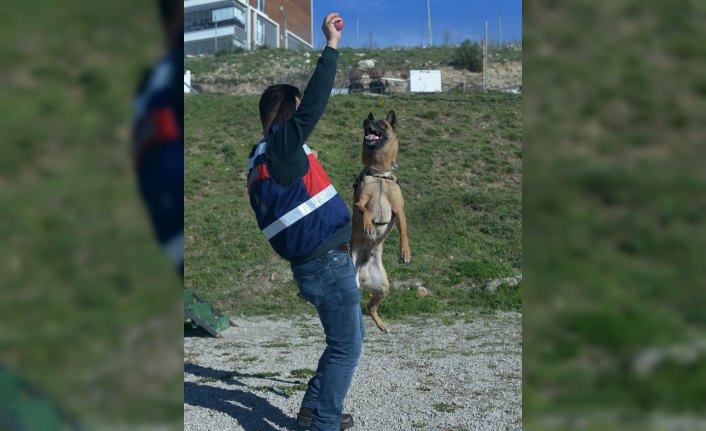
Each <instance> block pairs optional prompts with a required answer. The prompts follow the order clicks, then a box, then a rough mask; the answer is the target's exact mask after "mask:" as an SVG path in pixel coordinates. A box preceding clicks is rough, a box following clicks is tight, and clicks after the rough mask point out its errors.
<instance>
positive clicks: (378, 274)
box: [368, 244, 390, 332]
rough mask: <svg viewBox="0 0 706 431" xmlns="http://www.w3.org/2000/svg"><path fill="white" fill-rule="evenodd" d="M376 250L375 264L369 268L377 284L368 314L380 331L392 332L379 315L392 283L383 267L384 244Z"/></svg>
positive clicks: (375, 284)
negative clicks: (379, 309) (379, 308)
mask: <svg viewBox="0 0 706 431" xmlns="http://www.w3.org/2000/svg"><path fill="white" fill-rule="evenodd" d="M375 248H376V250H375V254H374V256H373V258H372V260H373V262H371V263H372V265H370V266H369V268H370V272H374V278H375V280H374V281H375V282H374V283H373V285H374V288H373V289H371V291H372V298H370V302H368V312H369V313H370V317H372V318H373V321H374V322H375V325H377V327H378V329H380V330H381V331H382V332H390V328H388V326H387V325H385V322H383V321H382V319H381V318H380V316H379V315H378V306H379V305H380V303H381V302H382V301H384V300H385V298H387V294H388V293H390V281H389V280H388V279H387V272H385V268H384V267H383V266H382V256H381V254H382V244H380V245H378V246H377V247H375ZM370 275H373V274H370Z"/></svg>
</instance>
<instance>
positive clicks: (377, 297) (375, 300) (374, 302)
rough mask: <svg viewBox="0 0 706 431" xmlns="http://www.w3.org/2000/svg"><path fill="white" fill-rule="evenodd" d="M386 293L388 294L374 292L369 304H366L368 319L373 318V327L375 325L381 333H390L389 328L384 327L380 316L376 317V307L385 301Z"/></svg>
mask: <svg viewBox="0 0 706 431" xmlns="http://www.w3.org/2000/svg"><path fill="white" fill-rule="evenodd" d="M387 293H388V292H374V293H373V294H372V298H370V302H368V312H369V313H370V317H372V318H373V322H375V325H377V327H378V329H380V330H381V331H382V332H390V328H388V327H387V325H385V322H383V321H382V319H381V318H380V316H378V305H380V303H381V302H382V301H383V300H385V298H386V297H387Z"/></svg>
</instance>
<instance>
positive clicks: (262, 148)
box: [248, 141, 311, 170]
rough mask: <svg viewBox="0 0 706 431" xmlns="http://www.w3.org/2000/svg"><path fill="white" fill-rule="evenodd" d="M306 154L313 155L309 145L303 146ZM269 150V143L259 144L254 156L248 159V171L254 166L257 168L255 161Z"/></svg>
mask: <svg viewBox="0 0 706 431" xmlns="http://www.w3.org/2000/svg"><path fill="white" fill-rule="evenodd" d="M303 148H304V152H305V153H306V154H307V155H309V154H311V148H309V146H308V145H306V144H304V145H303ZM266 150H267V141H264V142H261V143H260V144H258V146H257V148H256V149H255V154H253V156H252V157H250V158H249V159H248V170H250V169H252V167H253V166H255V159H256V158H257V156H259V155H262V154H264V153H265V151H266Z"/></svg>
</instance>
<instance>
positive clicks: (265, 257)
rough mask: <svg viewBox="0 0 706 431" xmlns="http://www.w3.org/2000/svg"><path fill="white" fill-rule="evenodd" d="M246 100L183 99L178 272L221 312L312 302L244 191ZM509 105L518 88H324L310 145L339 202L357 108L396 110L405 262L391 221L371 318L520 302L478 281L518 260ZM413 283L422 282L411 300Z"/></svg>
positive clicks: (253, 117)
mask: <svg viewBox="0 0 706 431" xmlns="http://www.w3.org/2000/svg"><path fill="white" fill-rule="evenodd" d="M257 102H258V97H257V96H218V95H200V96H192V97H186V98H185V100H184V105H185V106H184V107H185V121H186V149H185V162H186V167H185V203H186V208H185V214H184V217H185V224H186V232H185V246H186V267H185V273H186V282H187V284H190V285H192V286H193V287H194V288H195V289H196V290H197V291H198V292H200V293H202V294H203V295H204V296H205V297H206V298H208V299H210V300H211V301H213V303H214V304H217V305H218V307H220V308H221V309H223V311H226V312H228V313H234V314H244V315H253V314H274V313H277V314H280V313H282V314H286V315H290V314H296V313H301V312H311V311H312V310H313V308H312V307H310V306H308V304H306V303H305V302H304V301H303V300H300V299H299V298H297V296H296V294H297V288H296V286H295V284H294V282H293V281H292V280H291V273H290V271H289V267H288V265H287V264H286V263H285V262H284V261H283V260H281V259H280V258H279V257H278V256H276V254H275V253H274V252H273V251H272V250H271V248H270V246H269V244H268V243H267V241H266V240H265V238H264V236H263V235H262V234H261V233H260V232H259V231H258V229H257V225H256V223H255V218H254V215H253V213H252V209H251V208H250V205H249V202H248V198H247V190H246V187H245V176H246V159H247V155H248V153H249V151H250V149H251V147H252V145H253V144H255V143H256V142H257V140H258V139H259V132H258V130H259V120H258V115H257ZM521 106H522V100H521V97H519V96H516V95H508V94H472V95H416V96H411V95H395V96H390V97H370V96H362V95H361V96H357V95H356V96H332V97H331V99H330V101H329V104H328V107H327V109H326V112H325V113H324V115H323V117H322V119H321V121H320V122H319V125H318V126H317V128H316V130H315V131H314V133H313V134H312V136H311V137H310V139H309V141H308V143H309V145H310V146H312V147H314V148H316V149H318V150H319V160H321V162H322V164H323V166H324V168H325V169H326V170H327V171H328V173H329V175H330V177H331V179H332V181H333V183H334V185H335V186H336V188H337V190H338V191H339V192H340V193H341V194H342V196H343V197H344V199H346V200H347V201H348V202H349V203H350V201H351V199H352V195H353V190H352V184H353V179H354V177H355V176H356V175H357V174H358V173H359V172H360V170H361V168H362V164H361V162H360V157H361V143H362V122H363V119H364V118H365V117H366V116H367V115H368V113H369V112H373V114H374V115H376V116H378V117H381V116H384V115H386V114H387V112H388V111H389V110H390V109H394V110H395V111H396V112H397V116H398V131H399V132H398V137H399V140H400V153H399V156H398V163H399V170H398V171H397V173H396V174H397V175H398V177H399V178H400V181H401V183H402V191H403V194H404V196H405V199H406V201H405V202H406V203H405V212H406V214H407V220H408V224H409V238H410V246H411V250H412V264H411V265H409V266H403V265H400V264H398V263H397V254H398V252H397V249H398V244H399V235H398V233H397V231H396V230H395V231H393V233H392V234H391V236H390V237H389V239H388V240H387V242H386V244H385V250H386V252H385V255H384V263H385V267H386V269H387V270H388V273H389V276H390V279H391V280H392V285H393V290H392V293H391V295H390V298H389V299H388V300H387V301H386V302H384V303H383V305H382V307H381V311H380V312H381V315H382V316H384V317H400V316H404V315H409V314H415V315H416V314H423V313H437V312H440V311H457V312H464V311H469V310H475V311H478V310H493V309H510V310H519V309H520V308H521V301H520V288H519V287H514V288H508V287H505V288H501V289H500V290H499V291H498V292H497V293H496V294H494V295H493V294H486V293H485V292H484V291H482V290H481V289H480V287H482V286H483V284H484V283H485V282H486V281H487V280H489V279H492V278H498V277H505V276H510V275H516V274H518V273H520V272H521V270H522V252H521V201H522V200H521V166H522V129H521V112H522V111H521ZM415 283H422V284H423V285H424V286H426V287H427V288H428V289H429V290H430V291H431V293H432V294H431V295H430V296H428V297H424V298H418V297H417V295H416V287H415ZM363 301H365V298H364V299H363Z"/></svg>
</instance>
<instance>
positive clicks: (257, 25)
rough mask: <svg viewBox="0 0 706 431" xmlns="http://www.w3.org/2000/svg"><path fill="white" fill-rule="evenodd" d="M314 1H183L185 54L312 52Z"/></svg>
mask: <svg viewBox="0 0 706 431" xmlns="http://www.w3.org/2000/svg"><path fill="white" fill-rule="evenodd" d="M313 1H314V0H220V1H219V0H215V1H214V0H184V53H185V54H186V55H202V54H214V53H216V52H218V51H221V50H225V51H228V52H229V51H232V50H234V49H236V48H243V49H256V48H257V47H259V46H267V47H270V48H287V49H311V48H312V43H313V15H314V13H313V7H314V4H313Z"/></svg>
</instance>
